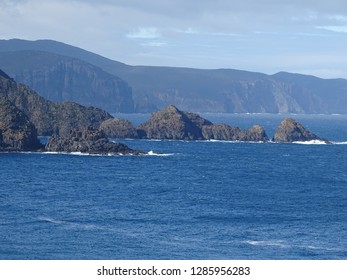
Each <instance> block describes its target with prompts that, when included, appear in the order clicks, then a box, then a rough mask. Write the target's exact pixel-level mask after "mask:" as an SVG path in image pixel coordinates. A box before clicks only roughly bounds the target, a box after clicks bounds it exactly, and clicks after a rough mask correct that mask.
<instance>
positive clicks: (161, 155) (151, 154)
mask: <svg viewBox="0 0 347 280" xmlns="http://www.w3.org/2000/svg"><path fill="white" fill-rule="evenodd" d="M145 155H147V156H157V157H169V156H173V155H174V154H162V153H156V152H153V151H149V152H148V153H147V154H145Z"/></svg>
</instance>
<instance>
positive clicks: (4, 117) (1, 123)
mask: <svg viewBox="0 0 347 280" xmlns="http://www.w3.org/2000/svg"><path fill="white" fill-rule="evenodd" d="M41 148H43V147H42V145H41V144H40V141H39V140H38V138H37V131H36V128H35V126H34V125H33V124H32V123H31V122H30V121H29V119H28V117H27V116H26V115H25V114H24V113H23V112H22V111H20V110H19V109H18V108H17V107H16V106H14V105H13V104H12V103H11V102H10V101H8V100H7V99H6V97H5V96H3V95H2V94H1V93H0V151H35V150H39V149H41Z"/></svg>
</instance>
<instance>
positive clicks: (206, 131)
mask: <svg viewBox="0 0 347 280" xmlns="http://www.w3.org/2000/svg"><path fill="white" fill-rule="evenodd" d="M202 133H203V136H204V139H206V140H222V141H245V142H267V141H268V140H269V138H268V137H267V135H266V132H265V130H264V128H262V127H261V126H259V125H254V126H253V127H252V128H250V129H247V130H241V129H240V128H238V127H231V126H229V125H226V124H214V125H208V126H204V127H203V128H202Z"/></svg>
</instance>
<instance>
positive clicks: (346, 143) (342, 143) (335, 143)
mask: <svg viewBox="0 0 347 280" xmlns="http://www.w3.org/2000/svg"><path fill="white" fill-rule="evenodd" d="M331 143H332V144H334V145H347V142H335V141H333V142H331Z"/></svg>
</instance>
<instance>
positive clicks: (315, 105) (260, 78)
mask: <svg viewBox="0 0 347 280" xmlns="http://www.w3.org/2000/svg"><path fill="white" fill-rule="evenodd" d="M22 50H36V51H40V52H42V51H45V52H51V53H55V54H59V55H62V56H67V57H73V58H74V59H78V60H83V61H85V62H87V63H89V64H92V65H95V66H97V67H100V68H101V69H102V70H103V71H104V72H107V73H109V74H111V75H114V76H117V77H120V78H121V79H122V80H124V81H126V82H127V83H128V84H129V86H130V87H131V88H132V90H133V99H134V102H135V110H136V111H137V112H152V111H154V110H156V109H157V108H163V107H166V106H168V105H169V104H175V105H176V106H178V107H179V108H181V109H182V110H185V111H195V112H230V113H235V112H236V113H246V112H249V113H310V114H316V113H317V114H334V113H335V114H347V80H344V79H320V78H317V77H313V76H308V75H300V74H290V73H284V72H281V73H277V74H275V75H266V74H262V73H254V72H248V71H240V70H233V69H217V70H201V69H191V68H176V67H152V66H129V65H126V64H123V63H120V62H117V61H112V60H109V59H107V58H104V57H102V56H99V55H96V54H93V53H91V52H88V51H85V50H82V49H80V48H76V47H73V46H69V45H66V44H63V43H60V42H55V41H50V40H40V41H24V40H8V41H6V40H0V68H1V67H2V68H3V69H4V70H5V71H7V69H11V71H9V73H11V74H12V75H13V76H14V77H16V79H19V77H21V79H23V81H24V80H25V79H26V77H30V74H26V75H24V76H20V73H22V72H23V70H22V69H21V68H22V67H21V65H20V64H18V63H17V65H16V63H15V62H14V61H16V57H19V56H20V55H21V54H22V55H23V52H21V51H22ZM9 51H12V52H13V53H12V58H11V59H8V57H9ZM5 52H6V53H5ZM6 59H7V60H6ZM5 60H6V63H5ZM17 61H18V60H17ZM32 63H33V64H38V65H39V64H40V62H37V61H32ZM25 81H26V82H27V83H28V85H29V86H32V84H31V81H30V79H26V80H25ZM101 107H102V108H105V107H103V106H101Z"/></svg>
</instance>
